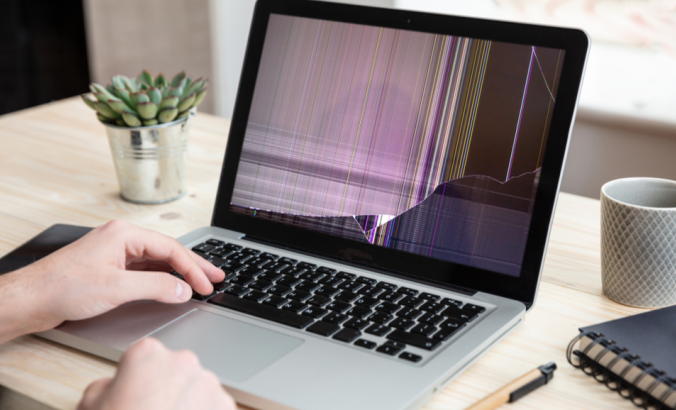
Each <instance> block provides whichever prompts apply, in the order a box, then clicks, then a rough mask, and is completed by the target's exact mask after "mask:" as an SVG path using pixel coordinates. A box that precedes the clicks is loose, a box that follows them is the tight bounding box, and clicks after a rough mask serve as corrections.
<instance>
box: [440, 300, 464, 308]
mask: <svg viewBox="0 0 676 410" xmlns="http://www.w3.org/2000/svg"><path fill="white" fill-rule="evenodd" d="M439 303H441V304H442V305H447V306H448V305H455V306H457V307H460V306H462V302H461V301H459V300H455V299H449V298H444V299H442V300H441V302H439Z"/></svg>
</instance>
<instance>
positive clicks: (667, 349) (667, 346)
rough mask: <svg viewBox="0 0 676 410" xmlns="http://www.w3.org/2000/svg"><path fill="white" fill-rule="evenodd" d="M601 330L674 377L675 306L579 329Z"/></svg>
mask: <svg viewBox="0 0 676 410" xmlns="http://www.w3.org/2000/svg"><path fill="white" fill-rule="evenodd" d="M580 331H582V332H588V331H590V332H594V333H599V334H602V335H603V337H604V338H605V339H608V340H612V341H614V342H615V344H616V345H617V346H619V347H623V348H625V349H627V350H628V351H629V352H631V354H633V355H637V356H640V357H641V360H643V361H644V362H649V363H652V364H653V366H654V367H655V368H656V369H659V370H662V371H664V372H665V373H667V374H668V375H669V376H671V377H676V354H674V346H676V306H670V307H667V308H663V309H658V310H653V311H650V312H646V313H641V314H638V315H634V316H629V317H625V318H622V319H617V320H613V321H610V322H605V323H600V324H598V325H593V326H588V327H584V328H582V329H580Z"/></svg>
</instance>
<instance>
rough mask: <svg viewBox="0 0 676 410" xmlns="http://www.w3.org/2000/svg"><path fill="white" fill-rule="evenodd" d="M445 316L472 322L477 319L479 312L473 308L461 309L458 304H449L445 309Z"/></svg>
mask: <svg viewBox="0 0 676 410" xmlns="http://www.w3.org/2000/svg"><path fill="white" fill-rule="evenodd" d="M443 313H444V314H443V316H446V317H452V318H455V319H458V320H461V321H463V322H471V321H472V320H474V319H476V318H477V316H479V314H478V313H477V312H474V311H472V310H465V309H460V308H458V307H456V306H449V307H448V308H446V310H444V312H443Z"/></svg>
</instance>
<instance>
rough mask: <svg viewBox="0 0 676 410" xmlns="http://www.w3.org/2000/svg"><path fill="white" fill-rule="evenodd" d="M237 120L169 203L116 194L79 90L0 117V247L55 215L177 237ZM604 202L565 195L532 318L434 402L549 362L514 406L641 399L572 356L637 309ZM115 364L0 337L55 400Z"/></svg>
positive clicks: (9, 354) (204, 220)
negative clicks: (578, 339)
mask: <svg viewBox="0 0 676 410" xmlns="http://www.w3.org/2000/svg"><path fill="white" fill-rule="evenodd" d="M228 126H229V121H227V120H224V119H221V118H218V117H214V116H210V115H206V114H198V116H197V117H196V119H195V122H194V127H193V129H192V130H191V137H190V138H191V141H190V150H189V161H188V170H187V183H188V193H187V195H186V196H185V197H184V198H182V199H180V200H178V201H175V202H171V203H168V204H164V205H153V206H144V205H134V204H131V203H128V202H125V201H123V200H121V199H120V197H119V194H118V186H117V180H116V179H115V172H114V169H113V163H112V159H111V156H110V152H109V147H108V142H107V139H106V136H105V131H104V129H103V126H102V125H101V124H99V123H98V122H97V120H96V118H95V116H94V113H93V112H92V111H91V110H90V109H89V108H87V107H86V106H85V105H84V104H83V103H82V102H81V101H79V100H78V99H68V100H64V101H60V102H55V103H51V104H47V105H44V106H40V107H36V108H33V109H29V110H25V111H21V112H18V113H14V114H9V115H5V116H2V117H0V255H4V254H6V253H7V252H9V251H10V250H12V249H13V248H15V247H17V246H18V245H20V244H21V243H23V242H25V241H27V240H28V239H30V238H31V237H33V236H34V235H36V234H38V233H39V232H40V231H42V230H43V229H45V228H47V227H49V226H51V225H52V224H55V223H70V224H76V225H88V226H96V225H100V224H102V223H104V222H106V221H108V220H111V219H124V220H127V221H129V222H132V223H135V224H137V225H140V226H143V227H145V228H150V229H155V230H158V231H161V232H163V233H165V234H168V235H172V236H179V235H182V234H184V233H186V232H188V231H190V230H192V229H194V228H197V227H199V226H207V225H209V222H210V217H211V212H212V207H213V203H214V199H215V194H216V189H217V186H218V178H219V175H220V170H221V163H222V161H223V154H224V150H225V143H226V139H227V135H228V134H227V132H228ZM599 213H600V210H599V203H598V201H596V200H592V199H587V198H582V197H577V196H573V195H569V194H561V196H560V199H559V204H558V208H557V211H556V217H555V220H554V229H553V232H552V235H551V239H550V243H549V251H548V253H547V258H546V263H545V270H544V277H543V279H542V283H541V285H540V291H539V295H538V299H537V302H536V304H535V307H534V308H533V309H532V311H531V312H529V313H528V314H527V319H526V322H525V323H524V324H523V325H522V326H521V327H519V328H518V329H517V330H516V331H515V332H514V333H512V334H511V335H510V336H508V337H507V338H506V339H505V340H504V341H503V342H501V343H500V344H498V345H497V346H496V347H494V348H493V349H492V350H491V351H490V352H489V353H488V354H486V356H484V357H483V358H482V359H480V360H479V361H478V362H477V363H476V364H474V365H473V366H472V367H471V368H470V369H469V370H467V371H466V372H465V373H464V374H462V375H461V376H460V377H458V378H457V379H456V380H455V381H454V382H453V383H451V384H450V385H449V386H448V387H447V388H446V389H445V390H444V391H442V392H440V393H439V394H438V395H437V396H436V397H435V398H434V399H433V400H432V401H431V402H430V403H428V404H427V406H426V407H425V409H426V410H441V409H448V410H452V409H463V408H465V407H467V406H468V405H470V404H471V403H474V402H475V401H477V400H478V399H480V398H482V397H484V396H485V395H487V394H489V393H490V392H492V391H493V390H495V389H497V388H499V387H501V386H502V385H504V384H506V383H507V382H509V381H511V380H513V379H515V378H516V377H518V376H520V375H521V374H523V373H526V372H527V371H529V370H531V369H533V368H535V367H537V366H539V365H541V364H543V363H546V362H549V361H552V360H554V361H556V362H557V364H558V366H559V370H557V372H556V377H554V380H553V381H552V382H551V383H550V384H549V385H547V386H546V387H543V388H541V389H538V390H537V391H535V392H533V393H532V394H530V395H528V396H526V397H524V398H523V399H521V400H519V401H518V402H517V403H515V404H513V405H508V406H505V407H509V408H513V409H582V408H588V409H618V408H620V409H621V408H625V409H633V408H634V406H633V405H632V404H631V403H629V402H627V401H625V400H623V399H621V398H620V397H619V396H618V394H617V393H614V392H611V391H609V390H607V389H606V388H605V387H604V386H602V385H600V384H599V383H596V382H594V381H592V380H591V379H590V378H589V377H588V376H586V375H584V374H583V373H582V372H581V371H579V370H576V369H573V368H572V367H571V366H570V365H568V363H567V362H566V359H565V354H564V352H565V348H566V346H567V344H568V342H569V341H570V340H571V339H572V338H573V337H574V336H575V335H577V333H578V332H577V329H578V328H579V327H581V326H585V325H590V324H593V323H596V322H602V321H606V320H610V319H616V318H619V317H622V316H626V315H630V314H634V313H638V312H640V311H641V310H640V309H635V308H629V307H626V306H622V305H619V304H617V303H614V302H612V301H610V300H609V299H607V298H606V297H604V296H603V295H602V293H601V275H600V273H601V269H600V259H599V243H600V239H599ZM114 370H115V365H114V364H113V363H111V362H108V361H106V360H102V359H99V358H97V357H93V356H90V355H87V354H84V353H80V352H78V351H76V350H73V349H69V348H65V347H62V346H60V345H57V344H54V343H51V342H48V341H45V340H42V339H40V338H37V337H34V336H24V337H20V338H17V339H15V340H12V341H10V342H8V343H5V344H4V345H2V346H0V384H2V385H5V386H7V387H9V388H11V389H14V390H16V391H19V392H21V393H23V394H26V395H28V396H30V397H33V398H35V399H37V400H39V401H41V402H43V403H46V404H49V405H51V406H53V407H56V408H62V409H73V408H75V407H76V405H77V403H78V401H79V399H80V396H81V394H82V391H83V390H84V389H85V387H86V386H87V385H88V384H89V383H90V382H91V381H93V380H95V379H98V378H101V377H106V376H110V375H112V374H113V372H114Z"/></svg>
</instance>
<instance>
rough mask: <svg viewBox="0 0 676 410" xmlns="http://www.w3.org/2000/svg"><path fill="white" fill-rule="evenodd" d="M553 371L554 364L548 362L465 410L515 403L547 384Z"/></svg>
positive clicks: (477, 409)
mask: <svg viewBox="0 0 676 410" xmlns="http://www.w3.org/2000/svg"><path fill="white" fill-rule="evenodd" d="M554 370H556V363H554V362H549V363H547V364H543V365H542V366H540V367H538V368H537V369H533V370H531V371H530V372H528V373H526V374H524V375H523V376H521V377H519V378H518V379H516V380H514V381H513V382H511V383H509V384H508V385H506V386H504V387H503V388H501V389H500V390H497V391H495V392H494V393H493V394H491V395H490V396H488V397H486V398H484V399H483V400H481V401H480V402H478V403H476V404H474V405H472V406H470V407H468V408H467V409H466V410H493V409H497V408H498V407H500V406H502V405H503V404H505V403H512V402H514V401H517V400H519V399H520V398H522V397H523V396H525V395H527V394H528V393H530V392H532V391H533V390H535V389H537V388H538V387H540V386H542V385H545V384H547V383H548V382H549V381H550V380H551V379H552V377H554Z"/></svg>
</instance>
